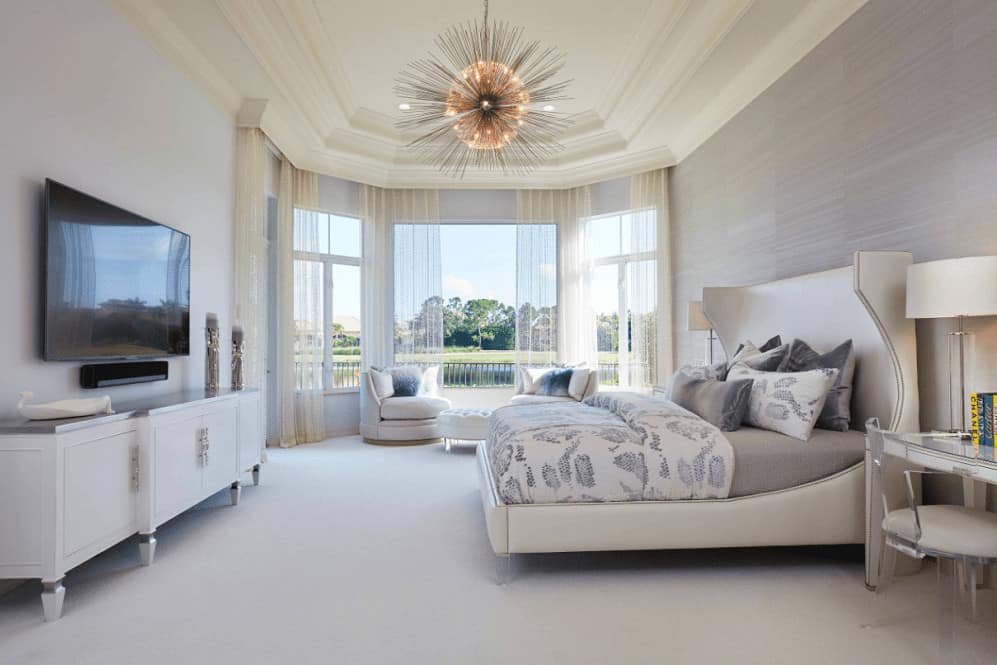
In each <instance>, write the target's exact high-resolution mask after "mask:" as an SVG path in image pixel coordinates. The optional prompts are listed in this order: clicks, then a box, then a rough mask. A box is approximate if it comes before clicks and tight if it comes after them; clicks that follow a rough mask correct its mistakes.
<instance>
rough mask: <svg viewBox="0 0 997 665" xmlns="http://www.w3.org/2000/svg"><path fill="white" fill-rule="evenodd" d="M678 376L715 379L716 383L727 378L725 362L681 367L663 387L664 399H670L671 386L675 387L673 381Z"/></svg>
mask: <svg viewBox="0 0 997 665" xmlns="http://www.w3.org/2000/svg"><path fill="white" fill-rule="evenodd" d="M679 374H682V375H684V376H687V377H689V378H692V379H717V380H718V381H723V380H724V379H726V378H727V361H726V360H722V361H720V362H718V363H714V364H712V365H683V366H682V367H680V368H678V370H676V372H675V373H674V374H672V378H671V379H669V380H668V385H666V386H665V390H664V395H665V399H671V394H672V386H674V385H675V379H676V378H677V377H678V376H679Z"/></svg>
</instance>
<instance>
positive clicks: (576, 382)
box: [568, 367, 592, 402]
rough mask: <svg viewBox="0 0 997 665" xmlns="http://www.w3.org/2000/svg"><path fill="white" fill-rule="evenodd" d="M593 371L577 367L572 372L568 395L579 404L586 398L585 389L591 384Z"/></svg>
mask: <svg viewBox="0 0 997 665" xmlns="http://www.w3.org/2000/svg"><path fill="white" fill-rule="evenodd" d="M591 374H592V370H590V369H587V368H585V367H575V368H573V369H572V370H571V381H570V382H569V383H568V395H570V396H571V397H574V398H575V399H576V400H578V401H579V402H580V401H582V398H584V397H585V389H586V388H587V387H588V384H589V376H590V375H591Z"/></svg>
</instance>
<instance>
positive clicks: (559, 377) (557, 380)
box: [536, 368, 574, 397]
mask: <svg viewBox="0 0 997 665" xmlns="http://www.w3.org/2000/svg"><path fill="white" fill-rule="evenodd" d="M572 373H574V370H572V369H562V368H555V369H549V370H547V371H546V372H544V373H543V375H542V376H541V377H540V386H539V387H538V388H537V391H536V394H537V395H544V396H546V397H570V396H571V393H569V392H568V387H569V386H570V385H571V375H572Z"/></svg>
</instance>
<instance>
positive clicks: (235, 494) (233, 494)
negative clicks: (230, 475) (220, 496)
mask: <svg viewBox="0 0 997 665" xmlns="http://www.w3.org/2000/svg"><path fill="white" fill-rule="evenodd" d="M228 492H229V497H230V498H231V500H232V505H233V506H238V505H239V498H240V497H241V496H242V483H240V482H239V481H238V480H237V481H235V482H234V483H232V486H231V487H229V489H228Z"/></svg>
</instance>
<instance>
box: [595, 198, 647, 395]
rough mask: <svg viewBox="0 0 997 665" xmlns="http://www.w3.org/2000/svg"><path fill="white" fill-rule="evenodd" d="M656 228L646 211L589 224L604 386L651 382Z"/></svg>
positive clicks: (607, 217) (625, 213) (597, 332)
mask: <svg viewBox="0 0 997 665" xmlns="http://www.w3.org/2000/svg"><path fill="white" fill-rule="evenodd" d="M655 226H656V224H655V216H654V214H653V213H652V214H648V211H641V212H640V213H635V212H623V213H617V214H613V215H604V216H601V217H594V218H592V220H591V221H590V227H589V229H590V238H591V247H592V263H593V271H592V280H591V289H592V307H593V310H594V312H595V327H596V344H597V347H598V350H599V365H600V376H601V379H600V380H601V382H602V383H604V384H612V385H617V384H618V385H621V386H647V385H650V384H651V383H652V382H653V380H654V372H655V367H654V364H655V363H654V358H655V354H656V351H655V345H656V338H655V319H656V310H657V251H656V245H657V243H656V235H655V234H656V229H655Z"/></svg>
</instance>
